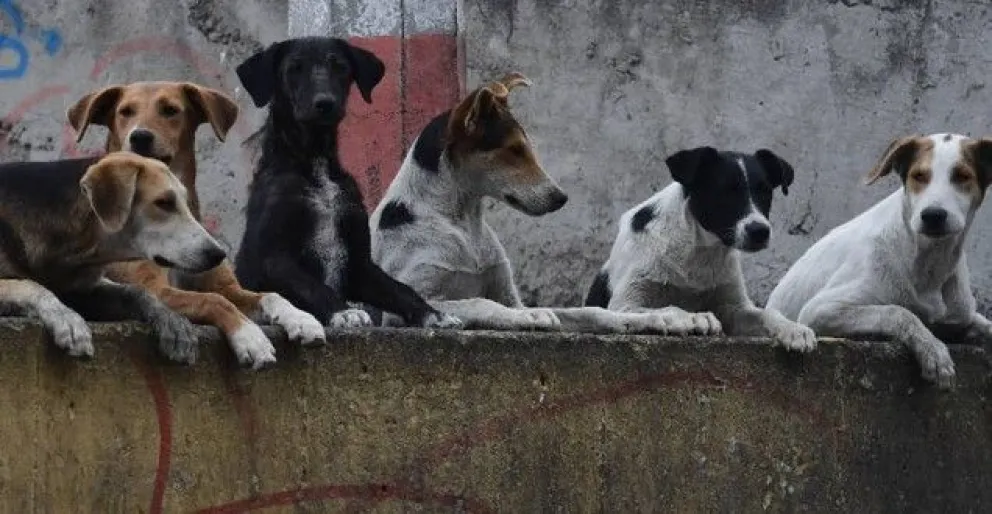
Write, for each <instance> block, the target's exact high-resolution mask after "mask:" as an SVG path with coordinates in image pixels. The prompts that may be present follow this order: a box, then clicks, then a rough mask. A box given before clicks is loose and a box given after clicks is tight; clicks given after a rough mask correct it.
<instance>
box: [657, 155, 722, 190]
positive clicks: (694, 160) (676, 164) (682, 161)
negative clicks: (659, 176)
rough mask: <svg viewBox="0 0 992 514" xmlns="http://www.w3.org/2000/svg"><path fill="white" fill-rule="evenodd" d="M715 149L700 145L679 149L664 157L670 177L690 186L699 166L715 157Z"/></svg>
mask: <svg viewBox="0 0 992 514" xmlns="http://www.w3.org/2000/svg"><path fill="white" fill-rule="evenodd" d="M716 157H717V153H716V149H714V148H713V147H711V146H700V147H698V148H693V149H691V150H679V151H678V152H675V153H673V154H672V155H669V156H668V158H667V159H665V164H666V165H667V166H668V170H669V171H670V172H671V173H672V178H673V179H675V181H676V182H678V183H679V184H682V185H683V186H685V187H690V186H691V184H692V181H693V180H695V178H696V174H697V172H698V171H699V169H700V168H702V167H703V166H704V165H706V164H709V163H710V162H712V161H713V160H714V159H716Z"/></svg>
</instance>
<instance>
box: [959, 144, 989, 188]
mask: <svg viewBox="0 0 992 514" xmlns="http://www.w3.org/2000/svg"><path fill="white" fill-rule="evenodd" d="M963 146H964V155H965V158H966V159H968V160H969V161H971V162H973V163H974V165H975V171H976V174H977V175H978V184H979V186H981V188H982V190H985V189H986V188H988V187H989V184H992V138H988V137H983V138H981V139H977V140H972V141H969V142H967V143H965V144H964V145H963Z"/></svg>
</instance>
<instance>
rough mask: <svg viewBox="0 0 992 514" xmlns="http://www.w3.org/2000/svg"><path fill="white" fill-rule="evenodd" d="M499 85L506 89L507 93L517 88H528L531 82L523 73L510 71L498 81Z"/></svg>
mask: <svg viewBox="0 0 992 514" xmlns="http://www.w3.org/2000/svg"><path fill="white" fill-rule="evenodd" d="M499 83H500V84H503V87H505V88H506V90H507V92H510V91H513V90H514V89H515V88H518V87H530V86H532V85H533V82H531V81H530V79H529V78H527V77H525V76H524V74H523V73H520V72H519V71H511V72H510V73H507V74H506V76H505V77H503V78H502V79H500V80H499Z"/></svg>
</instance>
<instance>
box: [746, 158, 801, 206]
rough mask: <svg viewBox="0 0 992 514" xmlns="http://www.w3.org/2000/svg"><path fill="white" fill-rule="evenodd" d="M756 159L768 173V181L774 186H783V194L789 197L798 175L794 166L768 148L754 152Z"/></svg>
mask: <svg viewBox="0 0 992 514" xmlns="http://www.w3.org/2000/svg"><path fill="white" fill-rule="evenodd" d="M754 158H755V159H757V160H758V163H760V164H761V167H762V168H764V169H765V172H766V173H768V179H769V181H770V182H771V184H772V186H782V194H783V195H786V196H788V195H789V186H791V185H792V180H793V178H795V174H796V172H795V170H793V169H792V165H791V164H789V163H788V162H787V161H786V160H785V159H783V158H781V157H779V156H778V155H775V153H774V152H772V151H771V150H769V149H767V148H762V149H760V150H758V151H757V152H754Z"/></svg>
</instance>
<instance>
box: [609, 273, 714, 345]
mask: <svg viewBox="0 0 992 514" xmlns="http://www.w3.org/2000/svg"><path fill="white" fill-rule="evenodd" d="M671 303H672V302H671V301H670V299H669V298H668V295H667V294H666V291H665V288H664V286H661V285H656V284H650V283H647V284H641V285H640V286H638V287H633V286H629V285H628V286H627V287H621V288H619V289H618V292H617V294H615V295H613V297H612V298H611V299H610V303H609V309H608V310H610V311H612V312H615V313H617V315H618V316H622V317H619V318H615V319H613V320H610V322H609V323H611V324H613V325H615V326H617V330H625V329H626V328H625V327H628V326H629V327H633V329H634V330H637V331H655V330H658V329H660V333H662V334H665V335H683V336H684V335H692V334H699V335H703V334H710V335H714V334H719V333H720V332H721V331H723V327H722V325H721V323H720V320H719V319H717V316H715V315H714V314H713V313H712V312H689V311H686V310H685V309H682V308H681V307H678V306H676V305H671ZM666 304H668V305H666ZM659 305H665V306H664V307H658V306H659Z"/></svg>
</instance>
